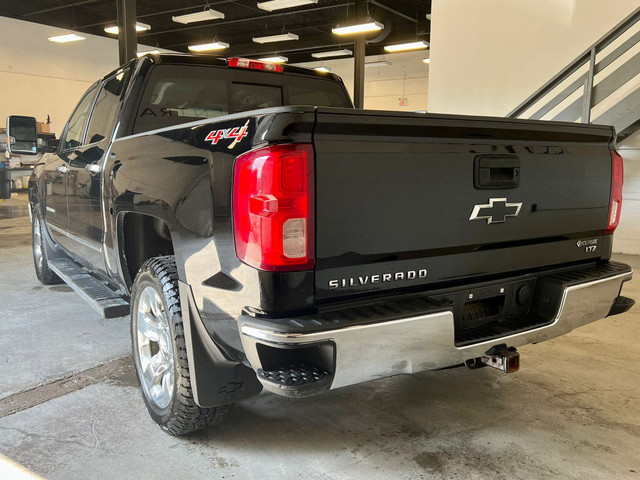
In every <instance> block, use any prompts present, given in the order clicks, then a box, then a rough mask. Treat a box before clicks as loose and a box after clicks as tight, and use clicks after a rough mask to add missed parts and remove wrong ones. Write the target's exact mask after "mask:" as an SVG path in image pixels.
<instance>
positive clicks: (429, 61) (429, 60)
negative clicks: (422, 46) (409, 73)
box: [422, 58, 431, 63]
mask: <svg viewBox="0 0 640 480" xmlns="http://www.w3.org/2000/svg"><path fill="white" fill-rule="evenodd" d="M422 61H423V62H424V63H431V59H430V58H423V59H422Z"/></svg>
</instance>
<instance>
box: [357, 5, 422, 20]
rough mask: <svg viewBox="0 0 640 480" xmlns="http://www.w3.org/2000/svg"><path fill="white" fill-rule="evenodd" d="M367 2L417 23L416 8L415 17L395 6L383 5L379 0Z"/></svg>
mask: <svg viewBox="0 0 640 480" xmlns="http://www.w3.org/2000/svg"><path fill="white" fill-rule="evenodd" d="M369 3H370V4H371V5H375V6H376V7H380V8H382V9H384V10H387V11H388V12H391V13H393V14H394V15H397V16H399V17H402V18H404V19H405V20H409V21H410V22H413V23H418V18H417V13H418V9H416V16H415V17H411V16H410V15H409V14H408V13H404V12H401V11H400V10H398V8H397V7H396V6H394V7H390V6H388V5H385V4H384V3H382V2H381V1H379V0H369ZM397 3H399V2H396V4H397ZM425 21H426V18H425Z"/></svg>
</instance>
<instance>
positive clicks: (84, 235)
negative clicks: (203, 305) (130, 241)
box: [67, 70, 128, 270]
mask: <svg viewBox="0 0 640 480" xmlns="http://www.w3.org/2000/svg"><path fill="white" fill-rule="evenodd" d="M127 79H128V70H121V71H119V72H117V73H116V74H115V75H113V76H111V77H109V78H107V79H106V80H104V81H103V82H102V83H101V85H100V90H99V93H98V96H97V98H96V102H95V106H94V108H93V111H92V112H91V115H90V118H89V123H88V126H87V134H86V142H85V144H84V145H82V146H81V147H79V148H77V149H75V151H74V155H73V157H71V158H70V159H69V160H70V162H69V173H68V179H67V203H68V208H69V227H68V229H69V238H70V241H71V243H72V244H73V253H74V254H76V255H77V256H79V257H80V258H82V259H84V260H86V261H87V262H88V263H89V264H90V265H92V266H93V267H96V268H98V269H100V270H105V263H104V262H105V260H104V253H103V246H102V243H103V233H104V226H103V218H102V194H101V191H102V188H101V184H102V170H103V166H104V160H105V156H106V155H107V153H108V151H109V146H110V145H111V137H112V135H113V130H114V127H115V124H116V120H117V118H118V112H119V109H120V101H121V97H122V92H123V91H124V87H125V85H126V82H127Z"/></svg>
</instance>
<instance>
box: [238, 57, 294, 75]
mask: <svg viewBox="0 0 640 480" xmlns="http://www.w3.org/2000/svg"><path fill="white" fill-rule="evenodd" d="M227 65H229V66H230V67H234V68H250V69H252V70H265V71H267V72H282V65H278V64H276V63H269V62H261V61H259V60H252V59H250V58H229V59H228V60H227Z"/></svg>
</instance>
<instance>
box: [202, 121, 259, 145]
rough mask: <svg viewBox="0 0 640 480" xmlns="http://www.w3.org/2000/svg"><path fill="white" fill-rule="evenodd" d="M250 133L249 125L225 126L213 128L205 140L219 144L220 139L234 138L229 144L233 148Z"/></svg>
mask: <svg viewBox="0 0 640 480" xmlns="http://www.w3.org/2000/svg"><path fill="white" fill-rule="evenodd" d="M248 134H249V129H248V128H247V125H243V126H242V127H232V128H224V129H220V130H212V131H211V132H209V135H207V137H206V138H205V141H207V142H211V144H212V145H217V144H218V142H219V141H220V140H227V139H230V138H232V139H233V142H232V143H231V145H229V148H233V147H234V146H235V144H236V143H238V142H240V141H241V140H242V139H243V138H244V137H246V136H247V135H248Z"/></svg>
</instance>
